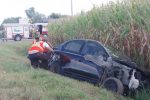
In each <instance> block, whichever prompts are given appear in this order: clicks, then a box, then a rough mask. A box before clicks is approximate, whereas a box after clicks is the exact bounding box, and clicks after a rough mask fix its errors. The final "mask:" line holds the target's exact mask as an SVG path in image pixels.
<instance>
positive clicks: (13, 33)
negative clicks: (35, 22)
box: [3, 23, 30, 41]
mask: <svg viewBox="0 0 150 100" xmlns="http://www.w3.org/2000/svg"><path fill="white" fill-rule="evenodd" d="M3 27H4V31H5V38H7V39H8V40H9V39H13V40H15V41H21V39H22V38H25V39H28V38H30V37H29V33H30V24H19V23H16V24H15V23H13V24H3Z"/></svg>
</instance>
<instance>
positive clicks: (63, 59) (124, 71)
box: [49, 39, 144, 94]
mask: <svg viewBox="0 0 150 100" xmlns="http://www.w3.org/2000/svg"><path fill="white" fill-rule="evenodd" d="M49 66H50V70H51V71H52V72H55V73H59V74H61V75H64V76H69V77H72V78H75V79H79V80H83V81H88V82H90V83H94V84H98V85H102V86H103V87H105V88H107V89H109V90H111V91H114V92H116V93H118V94H123V93H125V92H126V91H129V90H136V89H138V88H139V87H140V85H141V84H144V79H143V75H142V73H141V72H140V71H139V70H137V68H136V65H135V63H133V62H131V61H129V60H123V59H120V58H118V57H117V56H115V55H112V54H111V53H110V52H109V51H108V50H107V49H106V48H105V47H104V46H103V45H102V44H101V43H100V42H98V41H95V40H89V39H75V40H70V41H67V42H64V43H62V44H60V45H59V46H58V47H57V48H56V49H55V52H54V54H53V56H52V59H51V60H50V61H49Z"/></svg>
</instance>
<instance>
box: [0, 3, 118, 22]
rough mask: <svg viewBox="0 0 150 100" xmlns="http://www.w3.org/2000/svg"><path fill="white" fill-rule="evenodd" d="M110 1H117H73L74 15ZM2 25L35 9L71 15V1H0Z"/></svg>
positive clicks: (41, 11)
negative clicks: (7, 19)
mask: <svg viewBox="0 0 150 100" xmlns="http://www.w3.org/2000/svg"><path fill="white" fill-rule="evenodd" d="M109 1H114V2H116V1H117V0H72V4H73V14H74V15H75V14H78V13H80V12H81V11H88V10H90V9H92V7H93V5H97V6H100V5H101V4H102V3H103V4H106V3H108V2H109ZM0 2H1V6H0V13H1V15H0V23H2V21H3V20H4V19H5V18H8V17H23V18H25V17H26V14H25V10H26V9H29V8H30V7H34V8H35V11H38V12H39V13H42V14H45V15H46V16H48V15H50V14H51V13H53V12H54V13H60V14H65V15H71V0H0Z"/></svg>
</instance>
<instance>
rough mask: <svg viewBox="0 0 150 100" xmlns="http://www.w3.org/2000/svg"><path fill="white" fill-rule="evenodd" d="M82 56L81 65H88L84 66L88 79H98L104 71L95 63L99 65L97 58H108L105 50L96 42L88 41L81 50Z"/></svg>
mask: <svg viewBox="0 0 150 100" xmlns="http://www.w3.org/2000/svg"><path fill="white" fill-rule="evenodd" d="M82 55H83V56H84V59H83V60H82V63H83V64H87V65H89V66H85V67H86V68H85V69H86V71H87V72H89V74H88V75H89V77H91V78H95V79H99V78H100V77H101V76H102V74H103V72H104V69H103V67H101V66H99V65H98V64H97V63H96V62H98V63H101V62H99V61H98V60H97V57H99V56H102V57H103V56H105V57H108V56H109V55H108V54H107V52H106V50H105V48H104V47H103V46H102V45H101V44H99V43H98V42H96V41H88V42H87V43H86V45H85V46H84V48H83V51H82ZM91 69H92V70H91Z"/></svg>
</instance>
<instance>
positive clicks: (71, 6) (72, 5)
mask: <svg viewBox="0 0 150 100" xmlns="http://www.w3.org/2000/svg"><path fill="white" fill-rule="evenodd" d="M71 16H73V3H72V0H71Z"/></svg>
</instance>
